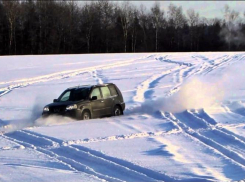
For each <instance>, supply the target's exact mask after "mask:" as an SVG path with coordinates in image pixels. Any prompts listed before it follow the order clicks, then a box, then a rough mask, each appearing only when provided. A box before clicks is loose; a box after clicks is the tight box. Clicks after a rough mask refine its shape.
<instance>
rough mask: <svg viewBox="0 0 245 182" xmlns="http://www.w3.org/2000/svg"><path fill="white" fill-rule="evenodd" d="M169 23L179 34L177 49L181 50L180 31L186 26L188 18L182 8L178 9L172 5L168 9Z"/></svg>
mask: <svg viewBox="0 0 245 182" xmlns="http://www.w3.org/2000/svg"><path fill="white" fill-rule="evenodd" d="M168 15H169V22H170V24H171V25H172V26H173V27H174V28H175V31H176V34H177V36H176V37H177V47H178V50H179V49H180V40H181V37H180V33H181V32H180V31H181V29H182V28H183V27H184V25H185V24H186V17H185V16H184V14H183V11H182V7H181V6H180V7H177V6H175V5H173V4H172V3H171V4H170V5H169V7H168Z"/></svg>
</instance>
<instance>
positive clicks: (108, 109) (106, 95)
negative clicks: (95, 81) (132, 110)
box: [100, 86, 113, 115]
mask: <svg viewBox="0 0 245 182" xmlns="http://www.w3.org/2000/svg"><path fill="white" fill-rule="evenodd" d="M100 89H101V93H102V96H103V99H104V103H105V113H106V115H111V114H112V109H113V108H112V107H113V99H112V97H111V93H110V90H109V88H108V87H107V86H102V87H100Z"/></svg>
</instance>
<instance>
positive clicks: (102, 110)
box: [42, 83, 125, 120]
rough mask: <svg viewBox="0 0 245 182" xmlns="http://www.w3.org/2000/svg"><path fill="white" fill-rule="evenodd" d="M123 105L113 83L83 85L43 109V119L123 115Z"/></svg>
mask: <svg viewBox="0 0 245 182" xmlns="http://www.w3.org/2000/svg"><path fill="white" fill-rule="evenodd" d="M124 109H125V103H124V101H123V96H122V93H121V91H120V90H119V89H118V87H117V86H116V85H115V84H113V83H106V84H99V85H83V86H76V87H72V88H68V89H66V90H65V91H64V92H63V93H62V94H61V95H60V96H59V98H58V99H54V102H53V103H51V104H49V105H47V106H45V107H44V108H43V113H42V116H43V117H47V116H49V115H62V116H68V117H72V118H75V119H82V120H87V119H91V118H100V117H103V116H119V115H122V114H123V111H124Z"/></svg>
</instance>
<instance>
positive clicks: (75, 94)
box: [58, 87, 90, 102]
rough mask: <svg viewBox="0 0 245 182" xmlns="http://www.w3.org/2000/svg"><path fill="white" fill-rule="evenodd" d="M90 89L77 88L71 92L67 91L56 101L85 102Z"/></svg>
mask: <svg viewBox="0 0 245 182" xmlns="http://www.w3.org/2000/svg"><path fill="white" fill-rule="evenodd" d="M89 91H90V88H87V87H85V88H77V89H72V90H67V91H65V92H63V93H62V94H61V96H60V97H59V99H58V101H59V102H65V101H79V100H85V99H87V98H88V95H89Z"/></svg>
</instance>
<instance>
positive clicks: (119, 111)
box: [113, 106, 123, 116]
mask: <svg viewBox="0 0 245 182" xmlns="http://www.w3.org/2000/svg"><path fill="white" fill-rule="evenodd" d="M120 115H123V112H122V109H121V108H120V107H119V106H115V107H114V110H113V116H120Z"/></svg>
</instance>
